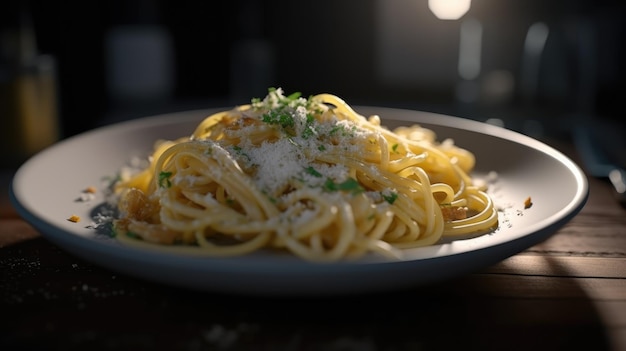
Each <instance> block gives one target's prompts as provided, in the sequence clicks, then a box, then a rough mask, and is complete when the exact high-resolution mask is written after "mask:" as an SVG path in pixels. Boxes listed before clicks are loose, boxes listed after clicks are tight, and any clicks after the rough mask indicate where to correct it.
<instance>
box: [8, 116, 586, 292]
mask: <svg viewBox="0 0 626 351" xmlns="http://www.w3.org/2000/svg"><path fill="white" fill-rule="evenodd" d="M355 109H356V110H357V112H359V113H361V114H363V115H366V116H367V115H371V114H378V115H379V116H381V118H382V120H383V124H385V125H387V126H389V127H396V126H399V125H409V124H413V123H418V124H420V125H422V126H424V127H427V128H430V129H433V130H434V131H435V132H436V133H437V136H438V139H439V140H442V139H445V138H453V139H454V140H455V142H456V144H457V145H459V146H461V147H464V148H466V149H468V150H470V151H472V152H473V153H475V155H476V158H477V165H476V172H475V175H476V176H479V177H480V176H486V175H487V174H488V173H490V172H496V173H497V179H496V181H495V183H494V184H492V185H491V189H492V195H493V196H494V198H495V201H496V205H497V206H498V207H499V208H500V211H499V216H500V227H499V228H498V229H497V230H496V231H495V232H493V233H491V234H487V235H483V236H480V237H477V238H472V239H465V240H456V241H453V242H449V243H442V244H438V245H434V246H430V247H425V248H419V249H413V250H409V251H407V252H406V257H407V259H406V260H403V261H385V260H383V259H380V258H376V257H368V258H364V259H362V260H360V261H357V262H341V263H332V264H317V263H308V262H304V261H302V260H300V259H298V258H295V257H292V256H289V255H275V254H270V253H268V252H259V253H255V254H252V255H249V256H244V257H236V258H226V259H224V258H202V257H191V256H183V255H175V254H169V253H164V252H162V251H154V250H147V249H140V248H134V247H127V246H122V245H120V244H119V243H118V242H116V241H115V240H113V239H110V238H108V237H106V236H105V235H102V234H97V233H96V232H95V231H94V230H93V229H91V228H89V224H90V223H91V219H90V218H91V216H92V215H93V214H94V213H96V212H97V211H98V210H97V207H98V205H100V204H101V203H102V202H103V198H102V195H101V192H98V193H96V197H95V199H92V200H90V201H76V200H77V199H78V198H80V196H81V192H82V191H83V190H84V189H85V188H87V187H89V186H96V187H97V186H100V185H101V184H102V179H103V177H107V176H114V175H115V174H116V172H117V171H118V169H119V168H120V167H122V166H123V165H125V164H127V162H128V161H129V160H130V159H131V157H133V156H140V157H145V156H146V155H148V154H149V153H150V152H151V150H152V145H153V143H154V141H155V140H156V139H158V138H170V139H171V138H177V137H180V136H186V135H190V134H191V133H192V131H193V130H194V128H195V126H196V124H197V123H199V122H200V121H201V120H202V119H203V118H204V117H205V116H207V115H209V114H210V113H212V112H215V111H217V110H199V111H189V112H183V113H174V114H169V115H162V116H156V117H150V118H143V119H138V120H132V121H128V122H124V123H119V124H115V125H110V126H106V127H102V128H99V129H95V130H93V131H90V132H87V133H84V134H81V135H78V136H75V137H71V138H68V139H66V140H63V141H61V142H59V143H57V144H55V145H53V146H52V147H50V148H48V149H46V150H44V151H42V152H40V153H39V154H37V155H35V156H34V157H32V158H31V159H30V160H28V161H27V162H26V163H25V164H23V165H22V166H21V167H20V169H19V170H18V172H17V173H16V174H15V177H14V179H13V182H12V187H11V199H12V201H13V203H14V205H15V206H16V208H17V210H18V211H19V213H20V214H21V215H22V216H23V217H24V218H25V219H26V220H27V221H28V222H30V223H31V224H32V225H33V226H34V227H36V228H37V229H38V230H39V231H41V233H42V234H43V235H44V236H45V237H46V238H47V239H49V240H50V241H52V242H54V243H55V244H57V245H58V246H60V247H61V248H63V249H65V250H67V251H68V252H70V253H72V254H74V255H76V256H78V257H81V258H83V259H85V260H88V261H91V262H93V263H95V264H98V265H101V266H103V267H107V268H109V269H111V270H114V271H118V272H122V273H125V274H128V275H133V276H136V277H140V278H144V279H147V280H152V281H157V282H161V283H166V284H171V285H176V286H183V287H187V288H192V289H199V290H205V291H219V292H231V293H243V294H283V295H327V294H341V293H359V292H375V291H383V290H388V289H396V288H402V287H410V286H417V285H421V284H428V283H432V282H435V281H440V280H443V279H448V278H451V277H454V276H458V275H461V274H465V273H468V272H472V271H475V270H478V269H480V268H483V267H486V266H488V265H490V264H494V263H496V262H498V261H500V260H502V259H505V258H506V257H508V256H511V255H513V254H516V253H518V252H520V251H522V250H524V249H526V248H528V247H530V246H532V245H534V244H537V243H539V242H541V241H543V240H545V239H546V238H547V237H549V236H550V235H551V234H553V233H554V232H555V231H556V230H557V229H558V228H559V227H561V226H562V225H563V224H565V223H566V222H567V221H569V220H570V219H571V218H572V217H573V216H575V215H576V214H577V213H578V211H580V209H581V208H582V207H583V205H584V203H585V201H586V199H587V195H588V186H587V180H586V178H585V176H584V174H583V173H582V172H581V170H580V169H579V167H578V166H577V165H576V164H575V163H573V162H572V161H571V160H570V159H568V158H567V157H565V156H564V155H563V154H561V153H560V152H558V151H556V150H555V149H553V148H551V147H549V146H547V145H545V144H543V143H541V142H539V141H537V140H534V139H531V138H529V137H526V136H524V135H521V134H518V133H515V132H512V131H510V130H506V129H503V128H499V127H495V126H492V125H488V124H483V123H480V122H475V121H471V120H466V119H461V118H456V117H449V116H442V115H437V114H432V113H425V112H418V111H410V110H402V109H390V108H378V107H365V106H357V107H355ZM529 196H530V197H531V198H532V202H533V205H532V207H531V208H528V209H524V200H525V199H526V198H527V197H529ZM72 214H75V215H78V216H80V217H81V218H82V220H81V221H80V222H78V223H72V222H70V221H68V220H67V218H68V217H69V216H70V215H72Z"/></svg>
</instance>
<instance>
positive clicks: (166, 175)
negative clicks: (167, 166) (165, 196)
mask: <svg viewBox="0 0 626 351" xmlns="http://www.w3.org/2000/svg"><path fill="white" fill-rule="evenodd" d="M171 176H172V172H164V171H161V173H159V187H161V188H169V187H171V186H172V182H171V181H170V177H171Z"/></svg>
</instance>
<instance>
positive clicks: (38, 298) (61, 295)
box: [0, 237, 610, 351]
mask: <svg viewBox="0 0 626 351" xmlns="http://www.w3.org/2000/svg"><path fill="white" fill-rule="evenodd" d="M546 259H548V260H549V258H546ZM550 264H552V263H550ZM555 269H556V270H560V271H563V272H566V271H567V268H566V267H555ZM0 270H1V276H2V279H1V280H0V287H1V289H0V293H1V294H2V295H1V298H2V299H1V306H0V310H2V311H3V313H2V316H3V318H2V319H1V320H2V322H1V324H0V329H1V330H2V331H1V332H0V342H1V343H0V347H1V348H2V349H4V350H32V349H46V350H51V349H63V350H73V349H80V350H83V349H91V350H112V349H131V348H132V349H134V350H142V349H182V350H248V349H251V348H252V349H255V350H331V351H332V350H430V349H457V348H463V349H479V348H480V349H483V350H501V349H504V348H506V349H507V350H528V349H533V350H544V349H545V350H547V349H550V350H561V349H571V348H576V349H578V348H589V349H593V350H610V345H609V342H608V341H607V337H606V335H605V334H604V330H603V328H602V325H601V322H600V318H599V316H598V312H597V311H596V310H595V308H594V306H593V304H592V301H590V299H589V297H587V296H586V295H585V291H584V290H583V289H582V288H581V287H580V286H578V285H577V284H576V283H575V281H574V280H571V282H572V283H571V285H569V286H568V289H570V290H571V292H570V294H569V295H568V296H571V298H569V299H556V298H554V297H551V294H550V292H549V290H547V289H549V284H537V279H542V277H536V276H532V275H526V274H525V272H510V273H507V274H494V273H489V271H486V272H477V273H474V274H470V275H467V276H463V277H459V278H457V279H452V280H448V281H445V282H441V283H436V284H432V285H428V286H420V287H414V288H410V289H403V290H398V291H391V292H387V293H371V294H361V295H348V296H341V297H307V298H294V297H290V298H281V297H251V296H242V295H230V294H229V295H227V294H213V293H206V292H198V291H190V290H185V289H181V288H175V287H170V286H164V285H160V284H156V283H152V282H146V281H143V280H139V279H136V278H133V277H128V276H126V275H123V274H118V273H116V272H112V271H109V270H105V269H102V268H100V267H98V266H95V265H93V264H91V263H88V262H85V261H83V260H81V259H79V258H76V257H74V256H72V255H69V254H67V253H66V252H64V251H63V250H61V249H60V248H57V247H56V246H55V245H53V244H52V243H50V242H48V241H47V240H45V239H44V238H42V237H37V238H33V239H30V240H26V241H22V242H19V243H17V244H15V245H11V246H8V247H4V248H2V250H0ZM520 282H526V283H527V286H525V287H524V288H522V289H520V288H519V286H517V287H516V286H513V285H514V284H520ZM520 294H522V295H523V296H522V295H520Z"/></svg>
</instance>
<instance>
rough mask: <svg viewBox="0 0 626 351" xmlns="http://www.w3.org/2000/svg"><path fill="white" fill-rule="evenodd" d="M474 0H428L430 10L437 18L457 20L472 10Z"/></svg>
mask: <svg viewBox="0 0 626 351" xmlns="http://www.w3.org/2000/svg"><path fill="white" fill-rule="evenodd" d="M471 3H472V0H428V8H429V9H430V11H432V13H434V14H435V16H437V18H439V19H442V20H456V19H459V18H461V17H462V16H463V15H464V14H466V13H467V11H469V9H470V5H471Z"/></svg>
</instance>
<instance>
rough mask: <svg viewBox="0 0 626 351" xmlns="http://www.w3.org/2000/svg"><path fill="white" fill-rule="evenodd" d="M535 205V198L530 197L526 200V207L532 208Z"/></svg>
mask: <svg viewBox="0 0 626 351" xmlns="http://www.w3.org/2000/svg"><path fill="white" fill-rule="evenodd" d="M532 205H533V200H532V199H531V198H530V196H529V197H527V198H526V200H524V209H527V208H530V207H531V206H532Z"/></svg>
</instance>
